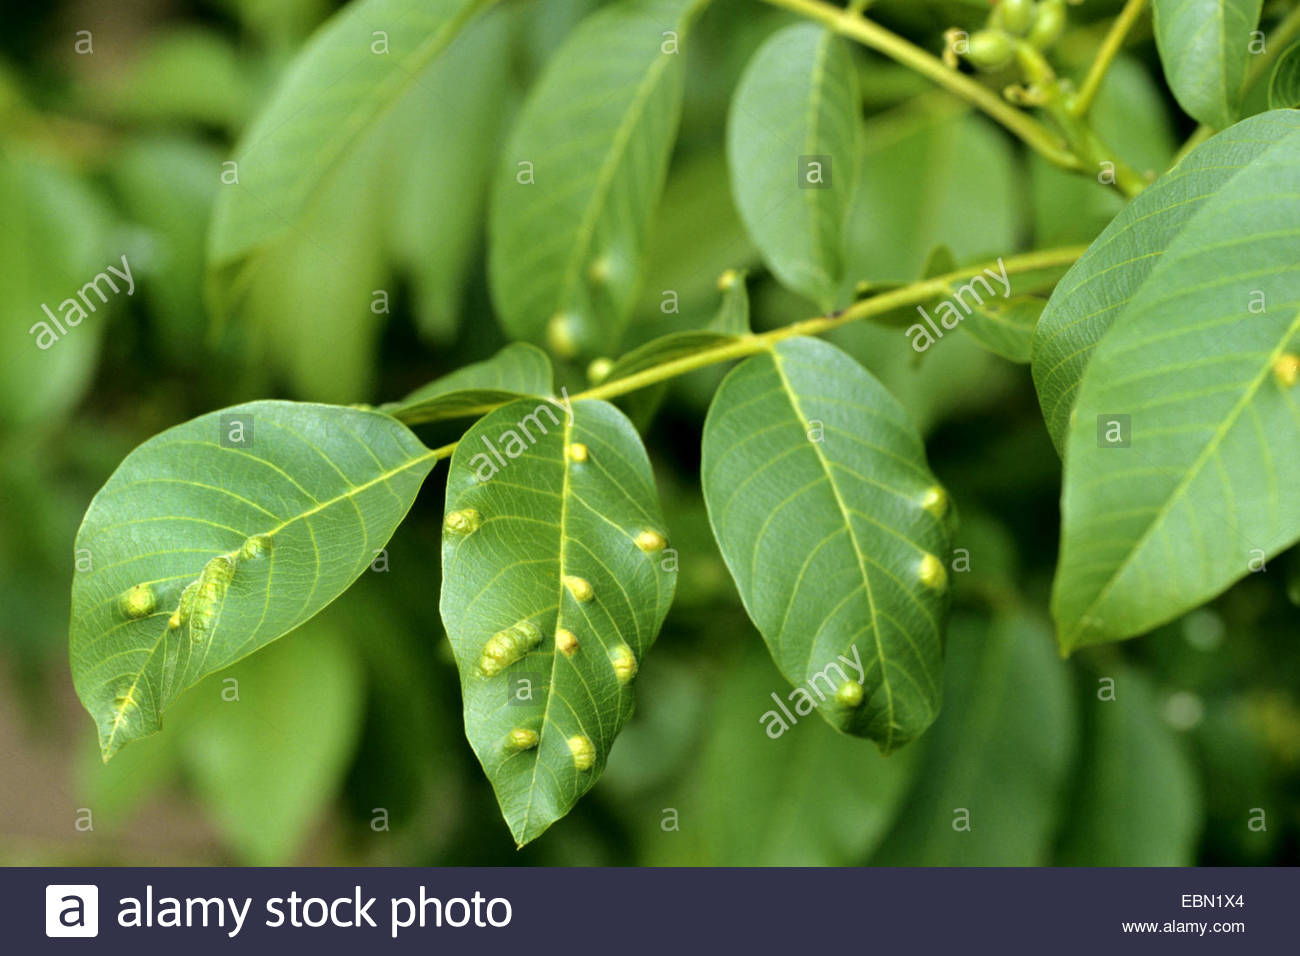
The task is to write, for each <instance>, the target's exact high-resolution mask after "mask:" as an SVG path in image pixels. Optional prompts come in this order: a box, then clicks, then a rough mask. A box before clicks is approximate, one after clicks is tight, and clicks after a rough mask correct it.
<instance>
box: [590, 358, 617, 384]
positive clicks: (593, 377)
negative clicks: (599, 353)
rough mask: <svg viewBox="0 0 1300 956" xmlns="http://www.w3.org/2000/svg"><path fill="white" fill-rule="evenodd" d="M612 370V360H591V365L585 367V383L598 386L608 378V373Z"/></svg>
mask: <svg viewBox="0 0 1300 956" xmlns="http://www.w3.org/2000/svg"><path fill="white" fill-rule="evenodd" d="M613 370H614V360H613V359H610V358H598V359H592V361H591V364H590V365H588V366H587V381H589V382H590V383H591V384H592V385H599V384H600V383H601V382H603V381H605V379H607V378H609V373H610V372H611V371H613Z"/></svg>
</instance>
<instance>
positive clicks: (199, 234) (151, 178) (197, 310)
mask: <svg viewBox="0 0 1300 956" xmlns="http://www.w3.org/2000/svg"><path fill="white" fill-rule="evenodd" d="M221 159H222V155H221V153H220V151H218V150H216V149H215V148H213V147H211V146H208V145H206V144H204V143H202V142H200V141H198V140H196V139H188V138H180V137H175V136H149V137H136V138H134V139H133V140H132V141H131V142H130V143H128V144H127V145H126V146H125V147H124V148H123V150H122V151H121V152H120V153H119V154H118V155H117V156H116V157H115V158H114V162H113V165H112V167H111V168H110V170H109V174H110V176H111V180H112V183H113V186H114V188H115V190H116V192H117V194H118V196H119V197H120V199H121V203H122V206H123V208H124V210H125V211H126V213H127V214H128V215H129V216H130V217H131V218H132V219H134V220H135V221H136V222H138V223H139V224H140V225H141V226H143V227H144V228H145V230H147V231H146V232H145V241H144V242H143V243H141V244H140V245H141V248H140V249H139V251H137V252H133V253H132V255H131V260H130V261H131V270H132V272H133V273H135V274H138V275H139V280H138V284H139V286H140V289H141V291H142V292H143V293H144V295H145V297H146V301H147V302H148V303H149V307H150V312H151V314H152V319H153V322H152V331H153V332H154V334H155V335H157V337H158V339H159V340H160V345H161V351H163V352H164V353H165V354H166V356H167V358H168V359H169V360H170V361H173V362H175V363H177V364H178V365H181V366H193V365H196V364H199V363H202V362H205V361H207V358H208V357H207V356H206V355H205V354H203V353H201V352H199V351H198V350H196V349H195V343H196V342H200V341H202V339H203V336H204V335H205V334H206V333H207V327H208V317H207V314H206V312H205V310H204V309H203V308H202V307H201V305H200V303H202V301H203V253H204V246H205V243H206V242H207V225H208V214H209V212H210V210H211V208H212V200H213V196H214V194H215V193H216V191H217V189H218V188H219V185H218V182H217V179H216V177H215V176H214V175H213V170H215V169H220V168H221Z"/></svg>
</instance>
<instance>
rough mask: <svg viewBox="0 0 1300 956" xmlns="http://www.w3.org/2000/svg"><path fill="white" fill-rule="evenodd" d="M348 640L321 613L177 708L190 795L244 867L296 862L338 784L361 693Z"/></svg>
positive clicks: (334, 620)
mask: <svg viewBox="0 0 1300 956" xmlns="http://www.w3.org/2000/svg"><path fill="white" fill-rule="evenodd" d="M351 636H352V635H351V634H349V632H348V629H347V628H346V627H343V626H341V621H340V618H339V617H338V616H336V615H335V614H333V613H326V614H324V615H322V616H321V617H319V618H317V619H315V620H313V621H311V622H310V623H309V624H307V625H306V626H305V627H304V628H303V629H302V630H301V631H299V632H298V633H296V634H294V635H293V637H292V638H291V639H290V640H287V641H281V642H279V643H277V644H276V645H275V646H274V647H271V648H268V649H267V650H266V652H265V653H263V654H258V655H257V656H256V657H252V658H249V659H248V660H245V661H241V662H240V663H239V664H237V665H235V666H234V667H232V668H231V669H230V670H229V671H227V672H226V673H224V674H222V675H221V677H219V678H218V677H213V678H210V679H209V680H208V681H206V682H205V683H204V684H203V685H202V686H201V687H199V688H196V689H195V691H194V692H193V693H192V694H190V695H189V696H188V697H187V698H186V700H185V703H184V705H183V706H179V707H177V708H176V714H175V716H176V722H175V723H176V726H175V727H174V728H173V729H174V730H176V732H177V747H178V749H179V751H180V754H181V760H182V762H183V764H184V766H185V767H186V769H187V770H188V776H189V778H190V780H191V782H192V784H193V788H194V791H195V794H196V795H197V797H198V800H199V803H201V804H202V805H203V807H204V808H205V809H206V810H207V812H208V815H209V817H210V818H211V819H212V821H213V823H215V824H216V826H217V828H218V829H219V830H220V831H221V833H222V834H223V835H224V837H225V839H226V841H227V843H229V844H230V846H231V847H232V848H233V850H234V852H235V855H236V856H237V858H238V859H239V861H240V862H241V863H244V864H247V865H250V866H286V865H290V864H292V863H294V862H296V860H297V858H298V854H299V853H301V851H302V849H303V846H304V844H305V843H306V842H307V840H308V838H309V836H310V835H311V830H312V827H313V826H314V825H316V824H318V823H319V818H320V816H321V815H322V813H323V812H324V811H325V810H326V808H327V807H328V806H329V805H330V803H331V802H332V801H333V799H334V797H335V795H336V794H337V792H338V790H339V788H340V786H341V784H342V782H343V776H344V773H345V772H346V770H347V765H348V762H349V759H350V758H351V756H352V753H353V750H354V748H355V746H356V742H357V735H358V732H359V730H360V728H361V717H362V695H363V691H364V678H363V670H362V666H361V662H360V660H359V659H358V655H357V653H356V652H355V651H354V650H353V649H352V646H351V644H350V641H349V639H350V637H351ZM168 719H169V721H170V720H171V717H170V716H169V718H168ZM169 726H170V724H169Z"/></svg>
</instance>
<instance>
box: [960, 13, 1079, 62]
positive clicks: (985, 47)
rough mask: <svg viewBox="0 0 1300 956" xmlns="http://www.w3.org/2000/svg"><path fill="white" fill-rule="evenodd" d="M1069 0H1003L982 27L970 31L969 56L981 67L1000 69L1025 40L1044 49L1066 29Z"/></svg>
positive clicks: (1009, 60)
mask: <svg viewBox="0 0 1300 956" xmlns="http://www.w3.org/2000/svg"><path fill="white" fill-rule="evenodd" d="M1065 4H1066V0H1001V2H1000V3H999V4H998V5H997V6H995V7H994V8H993V12H992V13H991V14H989V19H988V24H987V25H986V27H985V28H984V29H983V30H978V31H976V32H975V33H973V34H972V35H971V38H970V42H969V44H968V46H967V50H966V52H965V53H964V54H963V56H965V58H966V60H967V61H968V62H969V63H970V64H971V65H972V66H975V67H978V68H979V69H981V70H1000V69H1002V68H1003V67H1005V66H1007V65H1008V64H1009V63H1010V62H1011V60H1012V58H1013V57H1014V55H1015V49H1016V43H1017V42H1018V41H1021V40H1023V42H1025V43H1027V44H1028V45H1029V46H1031V47H1033V48H1035V49H1037V50H1045V49H1047V48H1048V47H1050V46H1051V45H1052V44H1053V43H1055V42H1056V41H1057V40H1059V39H1060V38H1061V34H1062V33H1063V32H1065V23H1066V15H1065Z"/></svg>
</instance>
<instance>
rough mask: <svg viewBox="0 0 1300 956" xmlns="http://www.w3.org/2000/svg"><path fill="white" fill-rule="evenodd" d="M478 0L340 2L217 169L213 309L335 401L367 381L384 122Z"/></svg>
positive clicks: (384, 175) (316, 392)
mask: <svg viewBox="0 0 1300 956" xmlns="http://www.w3.org/2000/svg"><path fill="white" fill-rule="evenodd" d="M489 2H490V0H430V2H428V3H421V4H418V5H415V6H412V5H411V4H409V3H407V2H406V0H361V2H358V3H353V4H349V5H348V6H347V7H345V8H344V9H342V10H341V11H339V12H338V13H337V14H335V16H334V17H332V18H331V19H330V21H329V22H328V23H327V24H326V25H325V26H324V27H323V28H322V29H321V30H320V31H319V32H318V33H316V34H315V36H314V37H313V39H312V40H311V41H310V42H309V43H308V45H307V46H306V47H305V49H304V50H303V51H302V52H301V53H300V54H299V55H298V57H297V58H296V59H295V61H294V63H293V65H292V66H291V67H290V68H289V70H288V72H287V75H286V76H285V78H284V79H283V81H282V82H281V83H280V85H279V87H278V88H277V90H276V92H275V95H274V96H273V97H272V99H271V102H270V104H269V105H268V106H267V107H266V108H265V109H264V110H263V111H262V112H261V113H260V114H259V115H258V117H257V119H256V120H255V121H254V122H253V123H252V125H251V126H250V127H249V129H248V130H247V131H246V132H245V134H244V136H243V137H242V139H241V142H240V147H239V150H238V153H237V156H236V158H235V163H236V164H237V172H238V183H237V184H235V183H232V182H229V180H228V177H229V176H230V174H231V172H232V170H231V169H229V168H223V170H222V173H223V176H224V177H227V178H226V179H223V186H222V188H221V190H220V191H219V192H218V195H217V203H216V206H215V209H214V212H213V219H212V230H211V234H210V239H209V252H208V255H209V262H208V288H209V292H210V294H211V297H212V300H213V305H214V307H215V311H216V313H217V315H218V317H228V316H231V315H235V314H238V315H239V316H240V317H241V319H242V324H243V325H245V326H247V327H248V328H249V329H250V330H251V331H252V333H253V336H252V337H253V344H254V346H255V347H256V348H257V349H258V350H259V351H260V352H262V353H263V354H265V355H266V356H267V357H268V360H269V361H270V362H271V363H273V364H274V365H277V366H279V367H280V369H281V371H282V372H283V373H284V374H286V375H287V376H288V377H289V379H290V381H291V382H292V384H293V385H294V387H295V390H296V391H297V392H298V393H299V394H304V395H308V396H310V397H313V398H325V399H332V400H339V401H345V400H352V399H355V398H357V397H359V396H360V395H361V394H362V393H363V392H365V391H366V390H367V389H368V388H369V384H370V377H371V375H372V374H373V368H372V363H371V362H370V361H369V356H370V355H371V353H372V352H373V349H374V347H375V338H376V335H377V332H378V326H379V315H381V314H383V312H384V310H383V309H381V308H378V307H377V306H376V305H375V304H374V299H375V296H374V290H375V289H377V288H382V286H381V283H382V282H383V281H384V279H385V278H386V273H387V267H386V262H385V255H384V246H385V242H384V236H383V234H382V233H383V228H384V223H383V222H382V216H381V213H382V211H383V210H384V209H385V208H387V205H388V204H387V203H385V202H384V189H385V188H386V186H387V183H386V180H387V179H388V178H390V177H389V173H388V166H389V164H388V163H386V162H385V158H386V156H388V155H389V154H390V153H391V148H392V147H391V142H390V141H391V140H392V139H393V138H394V134H393V131H394V126H393V124H392V123H385V122H384V120H385V118H386V117H388V116H389V114H390V112H391V111H398V112H401V111H402V110H403V109H404V108H405V107H406V105H407V103H409V102H410V100H411V99H412V98H414V99H416V100H418V101H419V102H424V100H423V93H422V84H424V83H427V82H429V81H430V76H431V71H432V70H434V69H435V68H436V66H437V64H438V63H439V61H440V59H441V58H443V57H445V56H446V55H447V53H448V50H449V48H450V47H451V46H452V44H453V42H455V41H456V40H457V38H458V37H460V35H461V34H462V32H463V30H464V29H465V27H466V25H467V23H468V22H469V21H470V20H471V19H472V18H473V17H474V15H475V14H476V13H478V12H479V11H480V10H482V9H483V8H484V7H486V6H487V5H488V3H489ZM385 49H386V50H387V52H383V51H384V50H385ZM444 92H445V90H444ZM396 129H397V133H398V134H402V133H403V131H402V129H401V127H400V126H399V127H397V128H396ZM397 139H398V140H399V142H404V141H405V139H404V138H403V136H402V135H398V137H397ZM303 315H310V316H312V321H311V322H310V323H304V322H303V321H302V316H303Z"/></svg>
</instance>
